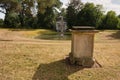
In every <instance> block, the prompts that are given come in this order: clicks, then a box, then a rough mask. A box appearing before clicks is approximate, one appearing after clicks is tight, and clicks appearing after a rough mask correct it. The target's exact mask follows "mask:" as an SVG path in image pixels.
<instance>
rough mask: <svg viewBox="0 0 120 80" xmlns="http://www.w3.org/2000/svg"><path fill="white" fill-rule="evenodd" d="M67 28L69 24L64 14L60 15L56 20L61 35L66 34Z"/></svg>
mask: <svg viewBox="0 0 120 80" xmlns="http://www.w3.org/2000/svg"><path fill="white" fill-rule="evenodd" d="M66 29H67V24H66V22H65V21H64V19H63V16H59V20H58V21H57V22H56V30H57V32H58V33H59V34H60V36H62V37H63V36H64V32H65V31H66Z"/></svg>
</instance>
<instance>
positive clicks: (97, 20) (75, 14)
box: [66, 3, 120, 29]
mask: <svg viewBox="0 0 120 80" xmlns="http://www.w3.org/2000/svg"><path fill="white" fill-rule="evenodd" d="M73 4H74V3H71V4H69V6H68V8H67V14H66V17H67V18H66V19H67V23H68V27H69V28H71V27H72V26H93V27H95V28H96V29H120V15H119V16H117V15H116V13H115V12H114V11H109V12H107V14H106V15H105V14H104V11H103V10H102V6H101V5H94V4H93V3H86V4H81V5H78V7H76V5H75V6H74V5H73Z"/></svg>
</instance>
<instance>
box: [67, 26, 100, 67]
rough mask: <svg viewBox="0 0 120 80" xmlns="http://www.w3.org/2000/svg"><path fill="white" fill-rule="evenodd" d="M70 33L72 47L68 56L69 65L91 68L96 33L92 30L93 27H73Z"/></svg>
mask: <svg viewBox="0 0 120 80" xmlns="http://www.w3.org/2000/svg"><path fill="white" fill-rule="evenodd" d="M71 32H72V45H71V53H70V54H69V61H70V63H71V64H77V65H80V66H84V67H90V66H92V65H93V64H94V59H93V49H94V35H95V33H97V32H98V31H96V30H94V27H89V26H74V27H73V29H72V30H71Z"/></svg>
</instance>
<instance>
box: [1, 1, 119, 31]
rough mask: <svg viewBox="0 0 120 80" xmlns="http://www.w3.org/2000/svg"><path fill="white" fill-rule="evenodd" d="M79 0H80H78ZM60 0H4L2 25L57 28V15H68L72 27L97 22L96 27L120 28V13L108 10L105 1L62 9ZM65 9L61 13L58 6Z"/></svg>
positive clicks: (66, 17) (74, 4) (2, 4)
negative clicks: (103, 4)
mask: <svg viewBox="0 0 120 80" xmlns="http://www.w3.org/2000/svg"><path fill="white" fill-rule="evenodd" d="M78 1H79V0H78ZM61 6H62V3H61V2H60V0H0V8H2V10H0V12H1V13H3V14H5V19H4V21H3V20H2V19H0V26H2V27H7V28H29V29H36V28H49V29H53V28H55V24H56V18H57V17H58V16H59V15H62V16H64V17H65V20H66V22H67V26H68V28H72V26H94V27H95V28H96V29H120V15H119V16H117V15H116V13H115V12H114V11H109V12H107V14H104V11H103V10H102V6H101V5H94V4H93V3H86V4H83V3H81V2H80V1H79V2H77V3H76V2H72V3H70V4H69V6H68V8H67V9H64V8H63V9H61ZM56 8H58V9H61V14H59V11H57V9H56Z"/></svg>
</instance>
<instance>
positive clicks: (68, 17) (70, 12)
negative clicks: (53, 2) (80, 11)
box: [66, 6, 77, 28]
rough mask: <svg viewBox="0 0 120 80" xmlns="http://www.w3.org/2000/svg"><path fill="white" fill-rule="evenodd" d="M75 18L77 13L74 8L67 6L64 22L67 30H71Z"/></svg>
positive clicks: (74, 23)
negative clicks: (65, 21)
mask: <svg viewBox="0 0 120 80" xmlns="http://www.w3.org/2000/svg"><path fill="white" fill-rule="evenodd" d="M76 18H77V13H76V10H75V8H74V7H73V6H68V8H67V14H66V20H67V25H68V27H69V28H72V26H75V25H76V20H77V19H76Z"/></svg>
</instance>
